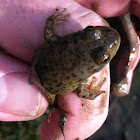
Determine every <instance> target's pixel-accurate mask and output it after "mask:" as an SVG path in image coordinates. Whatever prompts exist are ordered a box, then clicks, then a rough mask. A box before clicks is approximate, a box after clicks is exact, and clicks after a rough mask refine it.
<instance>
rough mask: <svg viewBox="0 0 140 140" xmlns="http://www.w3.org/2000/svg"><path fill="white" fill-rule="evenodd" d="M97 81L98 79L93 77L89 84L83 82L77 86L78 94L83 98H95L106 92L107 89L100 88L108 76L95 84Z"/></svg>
mask: <svg viewBox="0 0 140 140" xmlns="http://www.w3.org/2000/svg"><path fill="white" fill-rule="evenodd" d="M96 81H97V79H96V78H95V77H93V81H92V82H91V84H90V85H89V86H88V85H87V84H86V83H81V84H80V85H79V87H78V88H77V95H78V96H79V97H81V98H85V99H90V100H94V99H95V98H96V97H97V96H99V95H100V94H102V93H105V91H100V88H101V87H102V85H103V84H104V82H105V81H106V78H104V79H103V80H102V81H101V82H100V83H99V84H98V85H97V86H95V83H96Z"/></svg>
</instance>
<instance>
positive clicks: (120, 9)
mask: <svg viewBox="0 0 140 140" xmlns="http://www.w3.org/2000/svg"><path fill="white" fill-rule="evenodd" d="M75 1H76V2H78V3H79V4H81V5H82V6H84V7H86V8H89V9H91V10H93V11H95V12H96V13H98V14H99V15H101V16H102V17H116V16H121V15H124V14H126V13H127V12H128V11H129V6H130V4H131V0H123V1H122V0H117V1H115V0H114V1H113V0H88V1H87V0H75Z"/></svg>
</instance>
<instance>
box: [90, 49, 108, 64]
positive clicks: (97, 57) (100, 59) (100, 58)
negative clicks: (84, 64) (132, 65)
mask: <svg viewBox="0 0 140 140" xmlns="http://www.w3.org/2000/svg"><path fill="white" fill-rule="evenodd" d="M91 57H92V58H93V59H94V61H95V62H96V63H97V64H106V63H108V62H109V60H110V53H109V52H106V51H104V50H103V49H101V48H100V49H99V48H98V49H96V50H95V51H94V53H91Z"/></svg>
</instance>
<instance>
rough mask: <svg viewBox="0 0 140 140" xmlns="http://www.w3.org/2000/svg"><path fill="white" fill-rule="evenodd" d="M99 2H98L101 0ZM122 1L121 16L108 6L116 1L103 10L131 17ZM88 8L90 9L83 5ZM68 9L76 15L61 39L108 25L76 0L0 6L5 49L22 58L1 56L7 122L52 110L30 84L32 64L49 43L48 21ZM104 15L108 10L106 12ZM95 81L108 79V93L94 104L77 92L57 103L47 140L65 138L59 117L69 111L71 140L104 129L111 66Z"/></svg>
mask: <svg viewBox="0 0 140 140" xmlns="http://www.w3.org/2000/svg"><path fill="white" fill-rule="evenodd" d="M81 2H82V1H81ZM89 2H90V0H89ZM95 2H96V3H97V1H95ZM121 2H122V0H118V1H117V3H115V1H114V4H115V7H116V8H115V9H117V8H118V10H116V11H119V12H116V11H115V12H112V11H113V10H111V11H109V8H108V5H111V4H112V2H109V1H108V2H105V3H104V4H103V5H102V8H103V9H106V10H103V11H104V14H105V15H106V17H109V16H112V17H113V16H116V13H117V15H120V14H125V13H126V11H128V9H129V8H128V7H129V4H128V3H126V2H125V3H126V4H125V6H124V3H121ZM62 3H63V7H62ZM102 3H103V1H102ZM97 4H98V3H97ZM99 4H101V2H99ZM83 5H85V4H84V3H83ZM85 6H86V5H85ZM64 7H65V8H67V9H68V11H67V12H68V13H71V16H70V18H69V20H68V22H67V23H64V24H62V25H59V26H58V27H57V32H58V33H59V34H60V35H64V34H68V33H72V32H75V31H78V30H79V29H82V28H85V27H86V26H87V25H94V26H96V25H105V26H106V25H108V24H107V23H106V22H105V21H104V20H103V19H102V18H101V17H100V16H99V15H97V14H96V13H94V12H93V11H91V10H89V9H86V8H84V7H81V6H80V5H78V4H77V3H75V2H73V1H70V0H67V1H65V0H58V1H56V0H41V1H29V0H28V1H27V0H23V1H18V0H14V1H12V2H10V1H8V0H2V1H0V21H2V22H1V27H0V46H1V48H3V49H5V50H7V51H8V52H9V53H10V54H11V55H13V56H16V57H17V58H18V59H15V58H14V57H13V56H9V55H8V54H4V53H0V120H1V121H23V120H31V119H35V118H37V117H39V116H41V115H42V114H43V113H44V112H45V111H46V109H47V108H48V102H47V100H46V99H45V98H44V96H43V95H42V94H41V90H40V89H39V88H38V87H36V86H32V85H30V84H28V77H29V75H30V74H29V72H30V66H29V65H28V64H26V62H29V63H30V62H31V58H32V55H33V51H34V49H35V48H36V47H38V46H40V45H41V44H42V43H43V42H44V39H43V30H44V26H45V20H46V18H47V17H48V16H50V15H52V14H53V13H54V12H55V9H56V8H59V9H60V10H62V9H63V8H64ZM124 7H125V8H124ZM121 8H122V9H121ZM99 11H102V10H100V7H99ZM99 13H100V12H99ZM138 56H139V55H138ZM22 60H24V61H26V62H23V61H22ZM131 75H132V74H131ZM94 76H95V77H96V78H98V79H99V81H100V80H102V79H103V77H107V81H106V83H105V84H104V85H103V87H102V90H104V91H105V93H104V94H102V95H100V96H99V97H97V98H96V99H95V100H94V101H90V100H84V99H81V98H79V97H77V95H76V94H75V92H71V93H68V94H66V95H64V96H59V97H58V98H57V101H58V105H59V107H60V109H54V110H53V111H52V113H51V116H49V117H47V118H46V119H45V120H44V121H43V123H42V127H41V134H40V135H41V136H40V139H41V140H45V139H49V140H51V139H54V138H58V139H59V140H61V139H64V138H63V136H62V134H61V132H60V128H59V127H58V122H59V121H60V119H59V116H60V114H61V113H62V112H64V111H65V112H67V116H68V118H67V124H66V129H65V135H66V139H71V140H73V139H76V138H80V139H85V138H87V137H89V136H90V135H91V134H93V133H94V132H96V131H97V130H98V129H99V128H100V126H101V125H102V124H103V122H104V120H105V119H106V117H107V113H108V101H109V100H108V99H109V89H110V73H109V65H107V66H106V67H105V68H104V69H103V70H102V71H100V72H99V73H97V74H95V75H94ZM130 77H132V76H130ZM89 81H90V79H89ZM1 87H2V88H1Z"/></svg>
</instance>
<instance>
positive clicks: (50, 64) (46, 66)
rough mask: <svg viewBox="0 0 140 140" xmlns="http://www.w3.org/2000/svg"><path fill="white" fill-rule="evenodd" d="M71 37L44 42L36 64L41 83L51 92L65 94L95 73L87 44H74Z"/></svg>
mask: <svg viewBox="0 0 140 140" xmlns="http://www.w3.org/2000/svg"><path fill="white" fill-rule="evenodd" d="M74 44H75V42H71V41H70V38H69V39H67V38H66V40H64V39H63V41H62V42H59V43H54V44H52V43H51V44H44V45H45V46H46V47H45V46H44V47H42V50H41V51H42V53H41V55H40V56H39V57H38V59H37V61H38V62H39V63H38V62H37V63H36V64H35V66H34V68H35V71H36V72H37V73H38V76H39V79H40V81H41V85H42V86H43V87H44V88H45V89H46V90H47V91H48V92H50V93H53V94H60V93H61V94H64V93H67V92H69V91H72V90H73V89H76V88H77V85H79V83H80V82H83V81H85V80H86V79H87V78H88V77H89V76H90V75H91V74H92V73H94V71H93V68H94V63H93V60H92V58H91V57H87V56H89V54H88V52H89V51H88V49H86V45H85V44H84V43H83V42H82V41H81V45H80V44H79V43H78V45H74Z"/></svg>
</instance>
